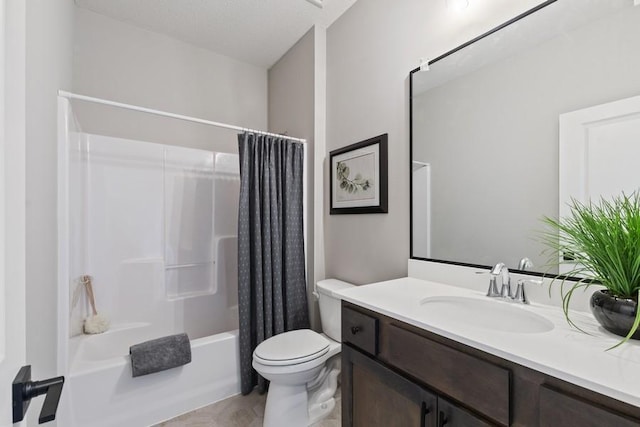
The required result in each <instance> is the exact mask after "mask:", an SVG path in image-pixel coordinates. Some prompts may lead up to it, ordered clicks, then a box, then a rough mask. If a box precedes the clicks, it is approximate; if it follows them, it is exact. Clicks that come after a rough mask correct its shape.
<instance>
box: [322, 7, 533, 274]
mask: <svg viewBox="0 0 640 427" xmlns="http://www.w3.org/2000/svg"><path fill="white" fill-rule="evenodd" d="M537 3H539V1H535V0H526V1H525V0H523V1H519V2H513V1H508V0H484V1H481V0H476V1H473V0H472V1H471V5H470V6H469V8H468V9H466V10H464V11H462V12H461V13H456V12H454V11H452V10H448V9H446V8H445V1H444V0H442V1H424V0H403V1H401V2H393V5H390V4H389V2H388V1H386V0H366V1H359V2H356V3H355V5H354V6H352V7H351V8H350V9H349V10H348V11H347V12H346V13H345V14H344V15H343V16H342V17H341V18H340V19H338V20H337V21H336V22H335V23H334V24H333V25H332V26H331V27H329V29H328V31H327V156H328V153H329V152H330V151H331V150H335V149H337V148H339V147H343V146H346V145H349V144H352V143H355V142H358V141H361V140H364V139H367V138H370V137H372V136H375V135H379V134H382V133H388V134H389V213H388V214H369V215H334V216H330V215H328V209H325V212H326V213H325V215H326V217H325V245H326V247H325V256H326V274H327V276H328V277H337V278H340V279H343V280H347V281H351V282H355V283H367V282H373V281H379V280H384V279H388V278H394V277H401V276H405V275H406V273H407V258H408V257H409V173H410V168H409V109H408V107H409V93H408V92H409V84H408V76H409V71H410V70H411V69H413V68H415V67H417V66H418V65H419V59H420V58H426V59H429V58H435V57H436V56H438V55H440V54H442V53H444V52H446V51H448V50H450V49H452V48H454V47H456V46H457V45H459V44H461V43H463V42H465V41H467V40H469V39H471V38H473V37H474V36H476V35H479V34H482V33H484V32H485V31H487V30H489V29H490V28H492V27H494V26H496V25H498V24H500V23H502V22H504V21H506V20H508V19H510V18H512V17H513V16H515V15H517V14H519V13H521V12H524V11H525V10H527V9H529V8H530V7H532V6H534V5H535V4H537ZM327 176H328V171H327V170H326V169H325V182H327ZM325 203H328V188H326V189H325Z"/></svg>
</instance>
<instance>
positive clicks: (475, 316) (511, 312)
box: [420, 296, 553, 334]
mask: <svg viewBox="0 0 640 427" xmlns="http://www.w3.org/2000/svg"><path fill="white" fill-rule="evenodd" d="M420 304H421V305H422V307H423V308H424V310H423V313H422V314H423V318H424V319H425V320H430V321H433V322H435V323H440V322H446V324H448V325H451V324H457V325H459V326H463V327H474V328H482V329H488V330H492V331H500V332H512V333H518V334H537V333H542V332H548V331H550V330H552V329H553V323H552V322H550V321H549V320H548V319H545V318H544V317H542V316H540V315H538V314H536V313H532V312H531V311H529V310H526V309H525V308H524V307H522V306H518V305H515V304H510V303H509V302H506V301H495V300H492V299H489V298H487V299H486V300H483V299H479V298H468V297H461V296H442V297H429V298H425V299H424V300H422V301H421V302H420Z"/></svg>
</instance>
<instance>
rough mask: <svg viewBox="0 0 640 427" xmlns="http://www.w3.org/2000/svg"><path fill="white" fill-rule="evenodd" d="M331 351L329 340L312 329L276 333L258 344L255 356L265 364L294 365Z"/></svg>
mask: <svg viewBox="0 0 640 427" xmlns="http://www.w3.org/2000/svg"><path fill="white" fill-rule="evenodd" d="M328 351H329V340H327V339H326V338H325V337H323V336H322V335H320V334H318V333H316V332H314V331H312V330H311V329H298V330H296V331H290V332H285V333H282V334H278V335H275V336H273V337H271V338H269V339H267V340H265V341H263V342H262V343H260V345H258V346H257V347H256V349H255V351H254V352H253V355H254V357H256V358H257V359H259V361H260V363H263V364H265V365H293V364H297V363H303V362H308V361H310V360H313V359H316V358H318V357H320V356H322V355H324V354H326V353H327V352H328Z"/></svg>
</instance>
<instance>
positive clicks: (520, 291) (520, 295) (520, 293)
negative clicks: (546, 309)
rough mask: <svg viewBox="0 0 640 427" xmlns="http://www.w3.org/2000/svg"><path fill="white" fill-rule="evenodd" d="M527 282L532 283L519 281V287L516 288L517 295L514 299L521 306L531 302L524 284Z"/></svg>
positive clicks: (523, 280)
mask: <svg viewBox="0 0 640 427" xmlns="http://www.w3.org/2000/svg"><path fill="white" fill-rule="evenodd" d="M527 282H530V281H529V280H525V279H519V280H518V285H517V287H516V294H515V295H514V296H513V299H514V300H516V301H518V302H519V303H521V304H529V300H528V299H527V295H526V293H525V291H524V284H525V283H527ZM531 282H533V281H531Z"/></svg>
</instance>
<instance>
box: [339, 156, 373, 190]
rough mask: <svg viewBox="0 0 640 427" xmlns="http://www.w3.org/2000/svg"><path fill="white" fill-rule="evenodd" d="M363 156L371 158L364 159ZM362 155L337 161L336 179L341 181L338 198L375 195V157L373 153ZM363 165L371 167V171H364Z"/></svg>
mask: <svg viewBox="0 0 640 427" xmlns="http://www.w3.org/2000/svg"><path fill="white" fill-rule="evenodd" d="M361 157H369V159H366V158H365V159H362V158H361ZM361 157H357V158H354V159H351V160H347V161H342V162H338V163H337V166H336V179H337V180H338V182H339V191H338V194H337V197H338V200H342V201H344V200H356V199H365V198H368V199H370V198H372V197H373V189H372V185H373V177H372V173H373V167H374V165H373V160H374V158H373V156H372V155H369V156H361ZM367 160H369V161H367ZM349 165H351V168H350V167H349ZM358 166H360V168H358ZM367 166H368V168H367ZM363 167H364V168H366V169H371V171H368V172H364V171H363ZM352 168H353V170H352ZM363 174H364V175H363Z"/></svg>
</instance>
